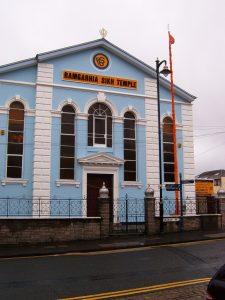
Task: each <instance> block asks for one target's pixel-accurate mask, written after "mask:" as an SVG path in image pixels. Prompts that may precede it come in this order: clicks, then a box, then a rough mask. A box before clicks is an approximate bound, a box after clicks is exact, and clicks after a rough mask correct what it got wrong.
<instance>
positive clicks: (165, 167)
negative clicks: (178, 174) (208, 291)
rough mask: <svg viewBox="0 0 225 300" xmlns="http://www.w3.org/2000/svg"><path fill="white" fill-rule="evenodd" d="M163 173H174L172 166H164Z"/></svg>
mask: <svg viewBox="0 0 225 300" xmlns="http://www.w3.org/2000/svg"><path fill="white" fill-rule="evenodd" d="M164 172H174V164H164Z"/></svg>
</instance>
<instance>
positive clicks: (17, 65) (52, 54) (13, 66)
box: [0, 39, 196, 102]
mask: <svg viewBox="0 0 225 300" xmlns="http://www.w3.org/2000/svg"><path fill="white" fill-rule="evenodd" d="M96 47H102V48H104V49H106V50H108V51H110V52H112V53H114V54H115V55H117V56H119V57H121V58H122V59H123V60H125V61H127V62H128V63H130V64H132V65H134V66H136V67H137V68H138V69H140V70H142V71H144V72H145V73H147V74H148V75H150V76H151V77H153V78H156V71H155V69H154V68H152V67H151V66H149V65H147V64H146V63H144V62H143V61H141V60H139V59H138V58H136V57H134V56H133V55H131V54H129V53H128V52H126V51H124V50H123V49H121V48H119V47H117V46H116V45H114V44H112V43H110V42H109V41H107V40H106V39H97V40H94V41H91V42H87V43H83V44H79V45H75V46H70V47H66V48H61V49H58V50H53V51H49V52H44V53H40V54H37V55H36V57H34V58H30V59H26V60H22V61H18V62H14V63H10V64H7V65H2V66H0V74H1V73H6V72H10V71H14V70H18V69H22V68H26V67H31V66H35V65H37V64H38V62H45V61H47V60H49V59H54V58H57V57H61V56H64V55H68V54H73V53H76V52H80V51H84V50H88V49H93V48H96ZM160 84H161V85H162V86H164V87H166V88H168V89H170V81H168V80H166V79H165V78H163V77H160ZM174 91H175V94H176V95H179V96H180V97H181V98H183V99H184V100H187V101H188V102H192V101H194V100H195V99H196V97H195V96H193V95H192V94H190V93H188V92H186V91H185V90H183V89H181V88H180V87H178V86H176V85H174Z"/></svg>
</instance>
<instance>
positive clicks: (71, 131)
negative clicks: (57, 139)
mask: <svg viewBox="0 0 225 300" xmlns="http://www.w3.org/2000/svg"><path fill="white" fill-rule="evenodd" d="M74 168H75V110H74V108H73V107H72V106H71V105H65V106H64V107H63V108H62V114H61V143H60V179H74Z"/></svg>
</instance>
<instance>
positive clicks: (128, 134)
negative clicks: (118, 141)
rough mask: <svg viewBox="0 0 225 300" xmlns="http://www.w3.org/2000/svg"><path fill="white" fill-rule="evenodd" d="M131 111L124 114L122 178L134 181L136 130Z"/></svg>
mask: <svg viewBox="0 0 225 300" xmlns="http://www.w3.org/2000/svg"><path fill="white" fill-rule="evenodd" d="M135 127H136V126H135V116H134V114H133V113H132V112H129V111H128V112H126V113H125V114H124V127H123V133H124V160H125V163H124V180H125V181H136V132H135V131H136V130H135Z"/></svg>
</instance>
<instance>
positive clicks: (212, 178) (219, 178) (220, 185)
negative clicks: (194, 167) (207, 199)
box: [196, 169, 225, 196]
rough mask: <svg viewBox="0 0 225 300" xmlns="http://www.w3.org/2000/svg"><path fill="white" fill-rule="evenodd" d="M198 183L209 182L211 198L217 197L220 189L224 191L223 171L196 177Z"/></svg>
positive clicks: (204, 173)
mask: <svg viewBox="0 0 225 300" xmlns="http://www.w3.org/2000/svg"><path fill="white" fill-rule="evenodd" d="M196 180H197V181H198V182H203V183H204V182H211V185H212V188H211V196H217V192H218V191H219V190H221V189H223V190H225V170H224V169H220V170H212V171H206V172H203V173H201V174H199V175H198V176H196Z"/></svg>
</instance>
